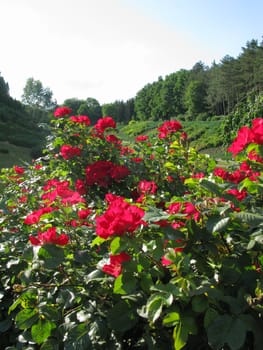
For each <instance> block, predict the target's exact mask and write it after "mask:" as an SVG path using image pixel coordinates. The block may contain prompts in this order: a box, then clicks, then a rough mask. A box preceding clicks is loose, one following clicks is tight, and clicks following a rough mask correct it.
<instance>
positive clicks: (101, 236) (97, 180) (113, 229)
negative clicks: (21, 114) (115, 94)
mask: <svg viewBox="0 0 263 350" xmlns="http://www.w3.org/2000/svg"><path fill="white" fill-rule="evenodd" d="M71 112H72V111H71V110H70V108H68V107H59V108H57V109H56V110H55V111H54V115H53V118H52V120H51V122H50V123H51V128H52V133H51V135H50V136H48V138H47V146H46V149H45V150H44V152H43V156H42V157H41V158H38V159H36V160H34V161H33V162H32V164H27V165H25V166H14V167H12V168H10V169H7V168H6V169H2V171H1V174H0V190H1V191H0V208H1V210H0V333H1V337H0V348H1V349H5V350H15V349H26V350H35V349H41V350H53V349H54V350H62V349H66V350H74V349H76V350H85V349H90V350H97V349H98V350H99V349H102V350H103V349H105V350H111V349H112V350H126V349H141V350H144V349H145V350H146V349H149V350H151V349H152V350H164V349H165V350H173V349H174V350H180V349H183V350H198V349H199V350H206V349H207V350H209V349H212V350H214V349H215V350H221V349H224V350H229V349H230V350H239V349H241V350H245V349H246V350H247V349H248V350H260V349H262V344H263V332H262V329H263V320H262V312H263V304H262V301H263V274H262V271H263V270H262V269H263V250H262V245H263V210H262V207H263V206H262V205H263V176H262V174H263V119H262V118H256V119H254V120H253V121H252V123H251V125H249V126H243V127H241V128H240V130H239V131H238V133H237V135H236V138H235V139H234V141H233V143H232V144H231V145H229V148H228V151H229V153H230V154H231V155H232V159H231V160H230V161H229V162H228V163H227V164H225V165H224V166H222V165H221V166H220V165H218V164H217V163H216V161H215V160H214V159H213V158H212V157H209V156H208V155H206V154H201V153H199V152H197V151H196V150H195V149H194V148H192V147H190V146H189V140H188V137H187V134H186V132H185V131H184V130H183V128H182V125H181V124H180V122H179V121H177V120H167V121H164V122H163V124H162V125H161V126H160V127H158V128H157V129H156V133H155V134H154V133H152V134H151V135H150V136H148V135H138V136H136V137H135V139H134V140H133V141H132V142H130V141H127V140H126V141H123V140H121V138H119V137H118V132H117V128H116V123H115V121H114V120H113V119H112V118H111V117H109V116H106V117H103V118H101V119H99V120H98V121H97V122H96V124H95V125H91V122H90V119H89V117H88V116H84V115H79V116H76V115H72V114H71Z"/></svg>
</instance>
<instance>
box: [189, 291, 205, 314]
mask: <svg viewBox="0 0 263 350" xmlns="http://www.w3.org/2000/svg"><path fill="white" fill-rule="evenodd" d="M207 308H208V301H207V298H206V297H205V296H204V295H196V296H194V297H193V299H192V309H193V311H194V312H197V313H200V312H204V311H205V310H206V309H207Z"/></svg>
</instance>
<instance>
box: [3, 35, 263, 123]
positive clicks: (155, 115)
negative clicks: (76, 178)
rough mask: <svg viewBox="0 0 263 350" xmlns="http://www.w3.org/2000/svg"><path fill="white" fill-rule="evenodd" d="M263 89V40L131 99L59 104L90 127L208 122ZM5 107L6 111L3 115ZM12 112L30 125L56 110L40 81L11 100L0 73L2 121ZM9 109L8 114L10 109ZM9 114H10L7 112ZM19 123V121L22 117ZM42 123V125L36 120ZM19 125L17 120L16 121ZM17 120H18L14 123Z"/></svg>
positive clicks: (72, 100) (161, 79)
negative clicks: (108, 120) (108, 119)
mask: <svg viewBox="0 0 263 350" xmlns="http://www.w3.org/2000/svg"><path fill="white" fill-rule="evenodd" d="M262 90H263V41H262V42H260V43H259V42H258V41H257V40H255V39H252V40H251V41H248V42H247V43H246V45H245V47H242V51H241V53H240V54H239V55H238V57H236V58H234V57H231V56H229V55H226V56H225V57H223V58H222V60H221V61H220V62H219V63H216V62H213V63H212V65H211V66H210V67H208V66H206V65H205V64H204V63H203V62H201V61H199V62H197V63H196V64H195V65H194V66H193V67H192V69H190V70H186V69H181V70H179V71H177V72H174V73H171V74H169V75H167V76H165V77H159V78H158V79H157V81H154V82H152V83H148V84H146V85H145V86H144V87H143V88H142V89H141V90H139V91H138V92H137V94H136V96H135V97H134V98H131V99H129V100H127V101H121V100H116V101H114V102H112V103H108V104H103V105H100V103H99V102H98V101H97V100H96V99H95V98H93V97H88V98H87V99H78V98H68V99H66V100H65V101H64V102H63V105H67V106H69V107H71V108H72V110H73V113H74V114H86V115H88V116H89V117H90V119H91V121H92V123H96V121H97V120H98V119H99V118H101V117H102V116H105V115H110V116H112V117H113V118H114V119H115V120H116V122H118V123H123V124H126V123H128V122H129V121H130V120H149V119H151V120H160V119H170V118H178V117H180V116H181V117H183V118H186V119H187V120H193V119H196V118H199V119H206V118H209V117H210V116H212V115H229V114H231V113H232V112H233V111H234V109H235V107H236V106H237V105H239V104H240V103H241V102H242V101H245V100H246V98H247V96H248V95H249V96H250V97H251V96H257V95H258V94H259V93H260V92H261V91H262ZM3 105H6V106H7V105H8V106H9V111H8V113H5V110H4V109H5V108H4V107H3ZM12 106H13V107H14V108H15V109H16V112H15V113H18V112H19V113H20V114H23V115H24V116H25V115H26V118H28V119H29V120H30V121H32V122H33V123H35V122H36V120H37V119H38V122H39V121H40V122H41V121H43V119H45V118H46V117H47V115H48V112H50V111H51V110H52V109H54V108H55V107H56V106H57V102H56V100H54V99H53V93H52V91H51V89H50V88H45V87H43V85H42V83H41V82H40V81H39V80H34V79H33V78H29V79H28V80H27V82H26V85H25V88H24V91H23V95H22V103H20V102H19V101H16V100H13V99H12V98H11V97H10V95H9V86H8V83H7V82H5V80H4V78H3V77H2V76H1V74H0V121H1V120H2V121H4V120H5V119H6V118H8V116H10V111H11V109H12V108H11V107H12ZM10 108H11V109H10ZM11 115H12V113H11ZM22 119H23V118H22ZM39 119H40V120H39ZM16 120H17V119H16ZM17 121H18V120H17Z"/></svg>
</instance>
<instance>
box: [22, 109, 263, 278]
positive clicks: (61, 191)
mask: <svg viewBox="0 0 263 350" xmlns="http://www.w3.org/2000/svg"><path fill="white" fill-rule="evenodd" d="M70 113H71V110H70V109H69V108H67V107H61V108H58V109H57V110H56V111H55V113H54V115H55V117H57V118H62V117H64V116H66V115H69V114H70ZM69 121H70V122H71V123H79V124H82V125H83V127H85V126H89V125H90V120H89V118H88V117H86V116H71V117H70V118H69ZM262 121H263V119H256V120H255V121H254V122H253V126H252V128H251V129H249V128H247V127H244V128H243V129H241V131H240V132H239V134H238V137H237V139H236V140H235V141H234V142H233V144H232V146H231V147H230V148H229V151H230V152H233V153H234V154H236V153H238V152H239V151H240V150H243V149H244V147H245V146H246V145H247V144H248V143H251V142H256V143H258V144H263V137H262V125H263V123H262ZM108 128H116V123H115V121H114V120H113V119H112V118H111V117H103V118H101V119H99V120H98V122H97V123H96V124H95V126H94V127H92V128H91V130H92V132H91V136H92V137H98V138H100V139H103V140H105V141H107V142H110V143H112V144H114V146H115V147H116V149H118V150H119V155H120V156H122V155H124V154H132V153H133V152H134V150H132V149H130V148H128V147H122V146H121V140H119V139H118V138H117V137H116V136H115V135H104V132H105V130H106V129H108ZM181 129H182V125H181V124H180V123H179V122H178V121H175V120H171V121H166V122H164V123H163V124H162V126H160V127H159V128H158V131H159V135H158V137H159V138H160V139H164V138H169V137H170V136H171V135H172V134H173V133H176V132H178V131H180V132H181ZM180 135H181V136H180V137H181V139H182V138H184V137H186V136H185V135H184V134H183V132H181V134H180ZM146 141H148V136H146V135H140V136H138V137H137V138H136V142H142V143H143V142H146ZM149 145H150V144H149ZM81 151H82V147H81V146H79V147H76V146H72V145H69V144H64V145H63V146H62V147H61V149H60V154H61V156H62V157H63V158H64V159H66V160H68V159H71V158H72V157H75V156H80V155H81ZM150 159H154V155H151V156H150ZM249 159H250V160H253V161H256V162H261V163H263V159H261V158H260V157H259V156H258V155H257V154H256V153H255V152H254V151H253V152H250V154H249ZM131 160H133V161H134V162H141V161H142V158H141V157H134V158H131ZM84 171H85V178H84V180H82V179H77V180H76V182H75V188H74V189H71V188H70V183H69V181H59V180H57V179H51V180H49V181H48V182H47V183H46V184H45V186H44V187H43V192H44V193H43V194H42V196H41V200H42V204H43V205H42V207H41V208H39V209H37V210H35V211H34V212H32V213H30V214H29V215H28V216H27V217H26V218H25V221H24V223H25V224H28V225H30V224H37V223H39V222H40V221H41V217H42V216H43V215H45V214H48V213H51V212H52V211H55V210H59V207H60V205H61V206H72V205H78V204H79V203H80V204H81V209H77V210H78V213H77V216H78V220H79V222H77V221H76V220H75V221H74V220H72V221H71V222H70V223H69V224H70V225H71V226H78V225H89V223H87V222H86V221H85V220H86V219H87V217H88V216H89V215H91V213H92V211H91V210H90V209H89V208H87V207H86V205H87V204H86V200H85V199H84V197H83V195H86V194H87V189H88V187H89V186H94V185H96V186H99V187H103V188H109V187H110V186H111V185H112V184H113V183H114V182H115V183H119V182H120V181H122V180H123V179H125V178H127V176H129V175H130V174H131V171H130V169H129V168H128V167H127V166H125V165H120V164H115V163H114V162H112V161H109V160H103V159H99V160H96V161H94V162H93V163H91V164H88V165H87V166H86V167H85V169H84ZM16 172H17V174H20V173H22V172H23V169H19V168H17V169H16ZM214 175H215V176H217V177H220V178H222V179H223V180H224V181H228V182H232V183H233V184H235V185H236V187H233V188H232V189H230V190H228V191H227V193H228V194H232V195H234V196H235V197H236V198H237V199H238V200H240V201H241V200H243V199H244V198H245V197H246V196H247V192H246V190H245V189H243V190H239V189H238V188H237V185H238V184H239V183H240V182H241V181H242V180H244V179H245V178H249V179H250V180H252V181H256V179H257V176H258V175H259V172H255V171H253V169H252V167H251V166H250V164H249V163H248V162H243V163H242V164H241V166H240V168H239V169H237V170H235V171H234V172H228V171H226V170H224V169H222V168H217V169H215V171H214ZM203 177H204V173H201V172H200V173H197V174H193V175H192V178H195V179H201V178H203ZM168 180H169V181H173V178H172V176H170V175H168ZM181 180H182V182H184V180H185V179H184V178H183V177H182V179H181ZM135 192H136V195H135V196H133V201H134V202H135V203H133V204H131V203H132V202H129V201H128V200H126V199H125V198H124V197H122V196H117V195H114V194H111V193H108V194H107V195H106V196H105V200H106V202H107V209H106V210H105V212H104V213H103V214H102V215H100V216H96V215H95V230H96V234H97V236H99V237H101V238H103V239H105V240H108V239H111V238H113V237H115V236H123V235H125V234H127V235H129V236H130V237H132V236H133V235H134V234H135V231H136V230H138V229H139V228H140V227H141V228H143V227H144V226H147V224H146V223H145V222H144V220H143V218H144V215H145V210H144V209H142V208H144V207H143V205H145V204H146V205H147V198H148V196H151V197H155V196H158V193H157V192H158V186H157V184H156V183H155V182H154V181H152V180H140V181H139V183H138V185H137V191H135ZM156 198H157V197H156ZM222 200H223V199H222ZM163 209H164V213H167V215H168V216H169V219H168V220H161V221H159V222H154V224H156V225H159V226H168V225H171V226H172V227H173V228H174V229H180V228H182V227H184V226H185V225H186V222H187V220H190V219H193V220H195V221H196V222H199V221H200V219H201V212H200V211H199V210H198V209H197V208H196V206H195V205H194V204H193V203H191V202H190V201H187V200H184V201H174V202H171V203H170V204H169V205H168V204H167V206H166V209H165V204H164V205H163ZM93 214H94V213H93ZM56 230H57V229H56V227H51V228H48V230H46V231H44V232H43V231H41V229H40V230H39V232H38V235H37V237H34V236H32V235H30V238H29V239H30V241H31V243H32V244H34V245H42V244H46V243H53V244H58V245H65V244H67V243H68V242H69V237H68V235H66V234H64V233H60V234H59V235H58V234H57V232H56ZM184 247H185V243H184V242H181V245H180V246H179V247H175V248H174V250H175V252H181V251H182V250H183V249H184ZM130 259H131V256H130V255H129V254H128V253H127V252H121V253H120V254H117V255H116V254H115V255H112V254H110V256H109V263H107V264H105V265H104V267H103V271H104V272H106V273H108V274H111V275H112V276H114V277H117V276H118V275H119V274H120V273H121V271H122V263H123V262H125V261H129V260H130ZM162 263H163V265H169V264H170V262H169V261H168V260H167V259H165V258H164V257H163V259H162Z"/></svg>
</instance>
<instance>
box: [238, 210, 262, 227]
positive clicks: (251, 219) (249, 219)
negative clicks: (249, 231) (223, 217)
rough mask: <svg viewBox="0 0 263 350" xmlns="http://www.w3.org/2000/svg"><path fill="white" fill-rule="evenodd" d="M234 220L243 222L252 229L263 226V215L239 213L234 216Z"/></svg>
mask: <svg viewBox="0 0 263 350" xmlns="http://www.w3.org/2000/svg"><path fill="white" fill-rule="evenodd" d="M234 215H235V217H236V218H238V219H240V220H241V221H244V222H245V223H247V224H249V225H250V226H252V227H257V226H258V225H260V224H263V215H259V214H253V213H249V212H245V211H242V212H239V213H235V214H234Z"/></svg>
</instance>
